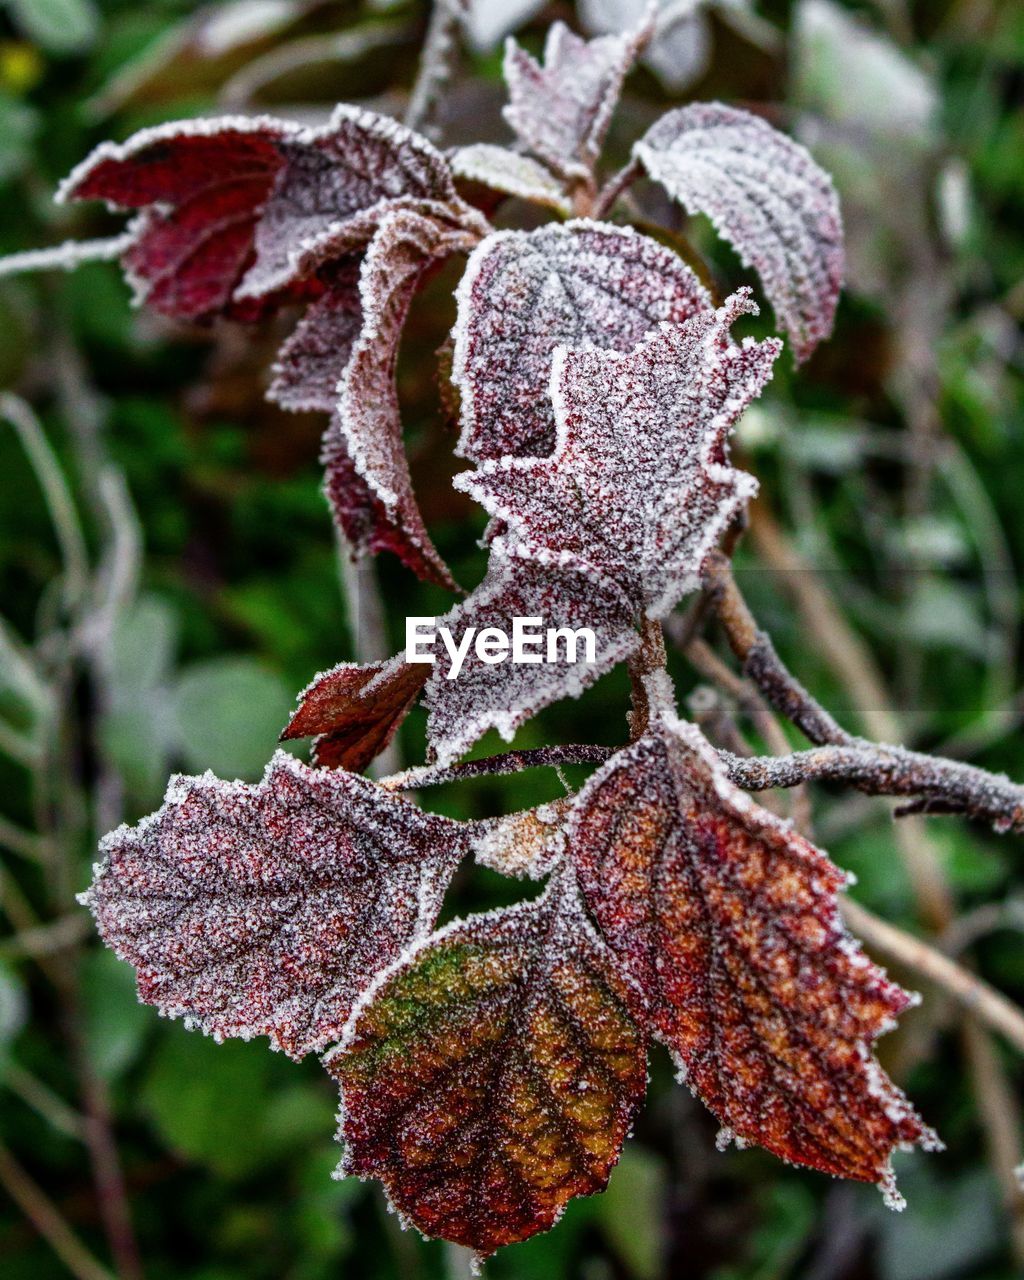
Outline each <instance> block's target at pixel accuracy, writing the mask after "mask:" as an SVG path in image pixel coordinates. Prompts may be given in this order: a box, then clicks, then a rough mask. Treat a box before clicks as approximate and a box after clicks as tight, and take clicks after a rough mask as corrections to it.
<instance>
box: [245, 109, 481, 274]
mask: <svg viewBox="0 0 1024 1280" xmlns="http://www.w3.org/2000/svg"><path fill="white" fill-rule="evenodd" d="M280 150H281V153H282V155H283V156H284V159H285V162H286V163H285V164H284V165H283V166H282V167H281V170H280V173H279V175H278V179H277V182H276V183H275V186H274V190H273V192H272V193H271V195H270V198H269V199H268V200H267V202H266V205H265V206H264V209H263V213H262V216H261V218H260V222H259V226H258V227H257V229H256V241H255V246H256V261H255V263H254V264H253V266H252V268H251V269H250V271H249V272H248V273H247V274H246V277H245V279H244V280H243V281H242V284H241V287H240V289H239V297H247V296H248V297H263V296H266V295H267V294H270V293H273V292H274V291H275V290H278V289H280V288H282V287H284V286H286V285H288V284H290V283H291V282H292V281H293V280H295V279H302V278H304V277H306V276H309V275H311V274H312V273H313V272H314V271H316V269H317V268H318V267H320V266H322V265H323V264H324V263H325V262H328V261H333V260H336V259H338V258H340V257H343V256H345V255H346V254H349V253H351V252H353V251H354V250H356V249H359V248H361V247H362V246H363V245H365V244H366V243H367V242H368V241H369V239H370V238H371V236H372V235H373V233H374V231H375V229H376V227H377V224H378V223H379V222H380V219H381V216H382V214H383V213H384V212H386V210H387V209H388V208H389V207H390V205H391V204H392V202H394V201H396V200H401V199H409V200H412V201H420V200H435V201H439V202H448V201H454V200H455V199H456V196H455V188H454V186H453V183H452V177H451V171H450V169H449V167H448V162H447V161H446V160H445V158H444V156H443V155H441V153H440V152H439V151H438V150H436V148H435V147H434V146H432V145H431V143H429V142H428V141H427V140H426V138H423V137H421V136H420V135H419V134H417V133H413V132H412V131H411V130H409V129H406V128H405V127H404V126H403V125H400V124H398V123H397V122H396V121H394V120H391V119H389V118H388V117H387V116H380V115H377V114H376V113H374V112H372V111H365V110H363V109H362V108H360V107H353V106H348V105H346V104H342V105H341V106H338V107H336V108H335V109H334V113H333V115H332V116H331V119H330V122H329V123H328V124H326V125H325V126H324V127H323V128H322V129H308V130H304V131H303V132H302V133H301V134H300V135H298V136H293V137H289V138H285V139H283V140H282V142H281V143H280Z"/></svg>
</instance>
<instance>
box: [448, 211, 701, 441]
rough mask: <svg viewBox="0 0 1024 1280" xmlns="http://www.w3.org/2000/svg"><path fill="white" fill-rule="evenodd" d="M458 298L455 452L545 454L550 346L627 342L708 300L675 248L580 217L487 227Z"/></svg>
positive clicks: (550, 433)
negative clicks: (518, 227) (526, 226)
mask: <svg viewBox="0 0 1024 1280" xmlns="http://www.w3.org/2000/svg"><path fill="white" fill-rule="evenodd" d="M457 301H458V308H459V311H458V321H457V323H456V327H455V350H454V357H453V364H452V381H453V382H454V383H455V385H456V386H457V387H458V389H459V391H460V393H461V395H462V432H461V435H460V438H459V444H458V449H457V452H458V453H460V454H461V455H462V456H463V457H466V458H470V459H471V460H473V461H477V462H479V461H482V460H483V459H486V458H500V457H502V456H503V455H505V454H515V455H525V454H540V455H543V454H547V453H550V452H551V449H552V448H553V446H554V443H555V419H554V410H553V407H552V405H551V402H550V399H549V396H548V387H549V383H550V378H551V360H552V356H553V354H554V350H555V348H556V347H557V346H559V345H562V344H564V345H565V346H569V347H584V346H595V347H602V348H606V347H611V348H614V349H616V350H620V351H628V350H630V348H632V347H634V346H635V345H636V344H637V343H638V342H639V341H640V340H641V339H642V338H643V337H644V336H645V335H646V334H648V333H649V332H650V331H651V330H653V329H656V328H657V326H658V324H659V323H660V322H662V321H672V322H673V323H680V322H681V321H683V320H686V319H688V318H689V317H690V316H692V315H694V314H696V312H698V311H701V310H704V309H706V308H708V307H710V305H711V302H710V299H709V298H708V295H707V293H706V292H705V290H704V288H703V287H702V286H701V284H700V282H699V281H698V280H697V277H696V276H695V275H694V274H693V272H692V271H691V270H690V269H689V267H687V266H686V264H685V263H684V262H683V261H682V260H681V259H680V258H679V257H678V256H677V255H676V254H674V253H672V251H671V250H669V249H666V248H665V247H664V246H663V245H660V244H658V243H657V241H655V240H651V239H649V238H648V237H647V236H642V235H638V234H637V233H636V232H634V231H632V230H631V229H630V228H628V227H613V226H610V225H608V224H605V223H596V222H588V221H576V222H568V223H566V224H565V225H564V226H556V225H551V226H544V227H540V228H539V229H538V230H536V231H530V232H525V231H503V232H499V233H497V234H496V235H492V236H490V237H488V239H486V240H485V241H484V242H483V243H482V244H481V245H480V246H479V247H478V248H477V249H476V250H475V251H474V252H473V254H472V256H471V258H470V260H469V264H468V265H467V267H466V273H465V275H464V276H463V278H462V281H461V283H460V285H459V289H458V293H457Z"/></svg>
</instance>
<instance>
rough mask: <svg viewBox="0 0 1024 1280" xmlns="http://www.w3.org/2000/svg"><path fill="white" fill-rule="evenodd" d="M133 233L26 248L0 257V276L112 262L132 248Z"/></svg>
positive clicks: (69, 269)
mask: <svg viewBox="0 0 1024 1280" xmlns="http://www.w3.org/2000/svg"><path fill="white" fill-rule="evenodd" d="M134 241H135V233H134V232H133V231H126V232H124V233H123V234H122V235H119V236H110V237H109V238H108V239H106V240H65V241H64V243H63V244H57V245H48V246H47V247H46V248H45V249H26V250H25V251H24V252H23V253H9V254H8V255H7V256H6V257H4V258H0V277H2V276H18V275H24V274H25V273H26V272H29V271H74V270H75V268H76V267H79V266H81V265H82V263H83V262H113V261H114V260H115V259H116V258H120V256H121V254H123V253H124V252H125V251H126V250H127V249H130V248H131V247H132V244H133V243H134Z"/></svg>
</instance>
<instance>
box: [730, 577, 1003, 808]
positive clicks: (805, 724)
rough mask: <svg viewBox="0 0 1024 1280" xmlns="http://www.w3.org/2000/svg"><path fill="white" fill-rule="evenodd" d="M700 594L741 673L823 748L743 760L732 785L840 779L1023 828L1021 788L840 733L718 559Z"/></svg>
mask: <svg viewBox="0 0 1024 1280" xmlns="http://www.w3.org/2000/svg"><path fill="white" fill-rule="evenodd" d="M708 592H709V595H710V598H711V600H712V604H713V607H714V608H715V610H716V612H717V614H718V618H719V621H720V622H721V623H722V626H723V628H724V630H725V633H726V636H727V638H728V640H729V643H730V646H731V647H732V650H733V652H734V653H735V654H736V656H737V658H739V660H740V662H741V663H742V665H743V673H744V675H745V676H747V677H748V678H749V679H750V680H752V681H753V682H754V684H756V685H757V687H758V688H759V689H760V690H761V692H762V693H763V694H764V695H765V697H766V698H767V700H768V702H769V703H770V704H771V705H772V706H773V707H774V708H775V709H776V711H778V712H780V714H782V715H784V716H785V717H786V718H787V719H788V720H790V721H791V722H792V723H793V724H795V725H796V726H797V727H798V728H799V729H800V730H802V732H803V733H804V734H806V736H807V737H808V738H810V740H811V741H812V742H815V743H818V744H819V745H820V746H827V747H829V748H830V750H828V751H807V752H796V753H794V754H792V755H789V756H784V757H782V758H781V760H779V761H774V762H769V761H767V760H755V761H753V762H751V761H744V762H742V765H743V767H742V769H741V768H740V767H739V766H738V765H737V772H736V779H735V780H737V781H738V784H739V785H740V786H744V787H746V788H747V789H748V790H765V789H767V788H768V787H772V786H784V787H785V786H795V785H796V784H797V783H800V782H805V781H807V780H808V779H811V778H819V779H821V778H824V779H835V780H842V781H846V782H851V783H853V784H854V785H856V786H858V787H860V788H861V789H863V790H866V791H868V792H869V793H870V794H874V795H892V796H913V797H918V798H919V799H920V801H921V802H922V805H921V809H922V811H924V812H928V811H932V812H947V813H948V812H954V813H963V814H966V815H967V816H969V817H975V818H981V819H984V820H985V821H987V822H990V823H991V824H992V826H993V827H994V828H995V829H996V830H997V831H999V832H1000V833H1005V832H1008V831H1024V787H1021V786H1019V785H1018V784H1016V783H1013V782H1010V781H1009V779H1008V778H1006V777H1003V776H1000V775H997V774H992V773H989V772H987V771H986V770H984V769H978V768H976V767H974V766H973V765H966V764H963V763H961V762H960V761H957V760H946V759H943V758H942V757H940V756H930V755H927V754H925V753H923V752H917V751H908V750H907V749H906V748H904V747H899V746H892V745H888V744H884V743H872V742H868V741H867V740H865V739H863V738H857V737H854V736H853V735H852V734H850V733H847V731H846V730H845V729H843V728H841V726H840V725H839V724H838V723H837V722H836V721H835V720H834V719H833V718H832V716H831V715H830V714H829V713H828V712H827V711H826V710H825V709H824V708H823V707H822V706H821V705H820V704H819V703H818V702H817V701H815V699H814V698H812V697H811V695H810V694H809V693H808V692H807V690H806V689H805V688H804V687H803V685H801V684H800V682H799V681H798V680H797V679H796V678H795V676H793V675H792V674H791V673H790V672H789V671H788V670H787V668H786V667H785V665H784V664H783V662H782V660H781V658H779V656H778V654H777V653H776V652H775V647H774V645H773V644H772V642H771V639H770V638H769V637H768V636H767V635H766V634H765V633H764V632H763V631H761V630H760V629H759V627H758V626H757V623H756V621H755V620H754V616H753V614H752V613H751V612H750V609H749V607H748V605H747V603H746V601H745V600H744V598H743V595H742V593H741V592H740V589H739V587H738V586H737V585H736V580H735V578H734V577H733V574H732V569H731V567H730V565H729V562H728V560H726V559H725V557H714V558H712V560H711V561H710V562H709V574H708ZM741 776H742V777H743V778H744V779H745V780H744V781H739V779H740V777H741Z"/></svg>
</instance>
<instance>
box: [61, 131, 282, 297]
mask: <svg viewBox="0 0 1024 1280" xmlns="http://www.w3.org/2000/svg"><path fill="white" fill-rule="evenodd" d="M301 132H302V131H301V129H300V128H299V126H298V125H293V124H288V123H287V122H285V121H282V120H271V119H267V118H264V117H257V118H254V119H245V118H241V117H239V118H237V119H236V118H233V117H225V118H222V119H216V120H193V121H187V122H184V123H176V124H166V125H160V126H159V127H157V128H155V129H143V130H142V131H141V132H140V133H136V134H135V135H134V136H133V137H131V138H129V139H128V141H127V142H125V143H121V144H114V143H109V142H105V143H103V144H102V145H101V146H99V147H97V148H96V150H95V151H93V153H92V154H91V155H90V156H89V157H88V159H86V160H85V161H84V162H83V163H82V164H80V165H79V166H78V168H76V169H75V170H74V171H73V172H72V173H71V174H70V175H69V176H68V178H67V179H66V180H65V181H64V183H63V184H62V185H61V188H60V190H59V192H58V195H57V199H58V200H107V201H109V202H110V203H111V204H114V205H117V206H118V207H120V208H125V209H144V210H145V212H144V213H143V214H142V215H141V216H140V217H139V218H138V219H137V220H136V222H135V224H134V227H133V229H134V232H135V240H134V243H133V245H132V247H131V248H130V249H129V250H128V251H127V253H126V254H125V255H124V259H123V261H124V266H125V270H126V272H127V273H128V276H129V278H130V279H131V280H132V282H133V284H134V286H135V291H136V296H137V298H138V299H139V300H140V301H145V302H146V303H147V304H148V305H149V306H151V307H153V308H155V309H156V310H157V311H160V312H163V313H164V314H165V315H169V316H174V317H177V318H179V319H184V320H199V319H204V318H207V317H209V316H211V315H214V314H216V313H217V312H220V311H223V310H224V309H225V308H227V306H228V304H229V302H230V300H231V297H232V294H233V293H234V290H235V288H236V286H237V284H238V282H239V280H240V279H241V276H242V273H243V272H244V270H245V268H246V266H247V264H248V263H249V261H250V259H251V257H252V251H253V235H254V231H255V226H256V221H257V219H258V217H259V214H260V210H261V209H262V207H263V204H264V202H265V201H266V199H267V197H268V195H269V194H270V191H271V188H272V187H273V184H274V180H275V178H276V177H277V174H278V171H279V170H280V169H281V166H282V164H283V163H284V161H283V158H282V153H281V150H280V143H281V141H282V139H283V138H285V137H286V136H292V137H296V136H299V135H300V134H301Z"/></svg>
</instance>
